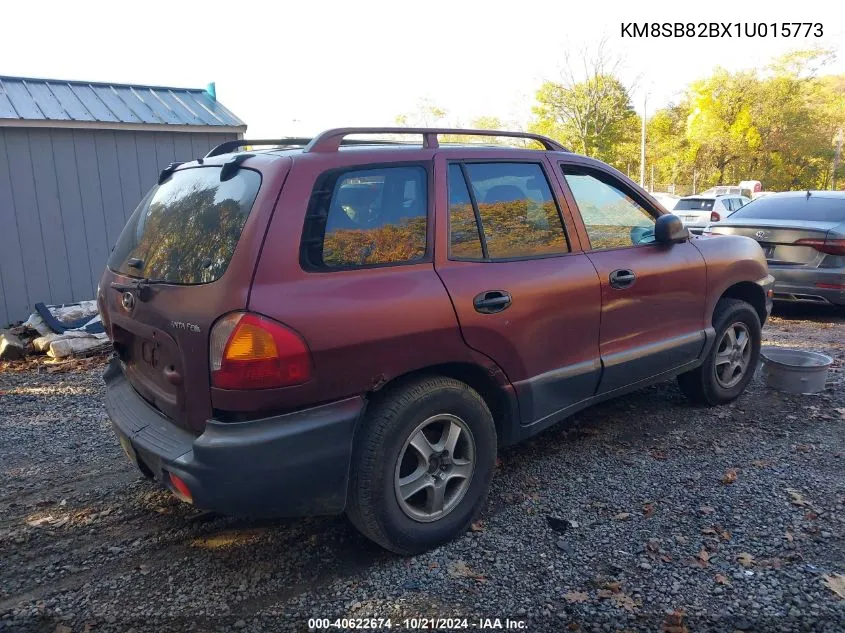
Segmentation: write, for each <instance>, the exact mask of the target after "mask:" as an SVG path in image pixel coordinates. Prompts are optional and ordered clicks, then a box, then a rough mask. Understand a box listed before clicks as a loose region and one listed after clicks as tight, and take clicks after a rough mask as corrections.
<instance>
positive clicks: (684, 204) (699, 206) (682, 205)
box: [673, 198, 715, 211]
mask: <svg viewBox="0 0 845 633" xmlns="http://www.w3.org/2000/svg"><path fill="white" fill-rule="evenodd" d="M714 202H715V200H714V199H713V198H710V199H708V198H681V199H680V200H678V204H676V205H675V208H674V209H673V210H674V211H712V210H713V203H714Z"/></svg>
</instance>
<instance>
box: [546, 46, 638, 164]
mask: <svg viewBox="0 0 845 633" xmlns="http://www.w3.org/2000/svg"><path fill="white" fill-rule="evenodd" d="M580 63H581V65H582V66H583V68H582V72H581V71H576V69H575V66H574V63H573V60H572V59H571V57H570V56H569V55H567V56H566V57H565V61H564V64H563V67H562V70H561V80H560V81H558V82H553V81H546V82H545V83H543V85H541V86H540V89H539V90H538V91H537V94H536V105H535V106H534V108H533V112H534V120H533V121H532V124H531V126H530V128H531V130H532V131H534V132H538V133H541V134H546V135H547V136H551V137H554V138H557V139H559V140H560V141H562V142H563V143H564V144H565V145H567V146H569V147H572V148H573V149H574V150H576V151H578V152H580V153H582V154H585V155H587V156H595V157H597V158H601V159H604V160H610V161H614V159H618V156H616V155H615V154H616V153H615V151H614V150H615V149H616V147H617V146H619V145H620V144H624V143H626V142H630V141H631V140H632V138H633V137H634V136H635V135H636V129H637V126H638V124H639V123H638V117H637V115H636V113H635V112H634V108H633V106H632V104H631V98H630V94H629V90H628V87H626V86H625V84H623V83H622V81H621V80H620V79H619V78H618V77H617V74H618V70H619V66H620V63H619V62H618V60H617V61H614V60H612V59H610V57H609V56H608V55H607V54H606V52H605V49H604V44H603V43H602V44H600V45H599V47H598V49H597V51H596V53H595V54H594V55H590V54H589V53H587V52H582V53H581V55H580Z"/></svg>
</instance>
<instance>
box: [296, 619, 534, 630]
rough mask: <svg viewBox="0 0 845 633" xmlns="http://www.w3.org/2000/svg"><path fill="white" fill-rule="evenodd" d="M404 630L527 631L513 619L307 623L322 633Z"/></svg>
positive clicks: (309, 628) (334, 620)
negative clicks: (334, 630)
mask: <svg viewBox="0 0 845 633" xmlns="http://www.w3.org/2000/svg"><path fill="white" fill-rule="evenodd" d="M392 628H397V629H400V630H401V629H407V630H423V631H430V630H435V631H458V630H467V629H476V630H481V631H485V630H490V631H494V630H511V631H522V630H525V628H526V623H525V620H512V619H510V618H476V619H471V618H426V617H419V618H403V619H402V620H397V621H395V622H394V621H393V620H391V619H390V618H334V619H332V618H310V619H309V620H308V630H309V631H321V630H329V629H342V630H348V629H362V630H376V629H392Z"/></svg>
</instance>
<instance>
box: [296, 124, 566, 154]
mask: <svg viewBox="0 0 845 633" xmlns="http://www.w3.org/2000/svg"><path fill="white" fill-rule="evenodd" d="M350 134H402V135H415V136H416V135H421V136H422V137H423V147H425V148H429V149H436V148H438V147H440V144H439V143H438V140H437V137H438V136H439V135H441V134H456V135H457V134H460V135H464V136H505V137H510V138H525V139H530V140H532V141H537V142H538V143H540V144H541V145H542V146H543V147H544V148H546V149H547V150H550V151H557V152H566V151H568V150H567V149H566V148H565V147H564V146H563V145H561V144H560V143H558V142H557V141H555V140H553V139H550V138H549V137H548V136H543V135H542V134H532V133H530V132H506V131H502V130H475V129H461V128H436V127H346V128H335V129H332V130H326V131H325V132H321V133H320V134H318V135H317V136H316V137H314V138H313V139H312V140H311V142H310V143H308V145H306V147H305V149H304V150H303V151H305V152H336V151H337V150H338V149H339V148H340V146H341V145H347V144H357V143H360V142H350V141H344V137H346V136H349V135H350ZM362 144H363V143H362Z"/></svg>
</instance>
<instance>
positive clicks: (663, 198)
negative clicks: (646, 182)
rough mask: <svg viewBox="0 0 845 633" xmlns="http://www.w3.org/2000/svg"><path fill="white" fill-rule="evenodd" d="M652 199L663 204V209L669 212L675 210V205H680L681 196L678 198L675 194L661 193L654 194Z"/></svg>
mask: <svg viewBox="0 0 845 633" xmlns="http://www.w3.org/2000/svg"><path fill="white" fill-rule="evenodd" d="M651 197H652V198H654V199H655V200H657V201H658V202H659V203H660V204H662V205H663V208H664V209H666V210H667V211H671V210H672V209H674V208H675V205H676V204H678V200H680V199H681V196H676V195H675V194H674V193H661V192H652V194H651Z"/></svg>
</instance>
